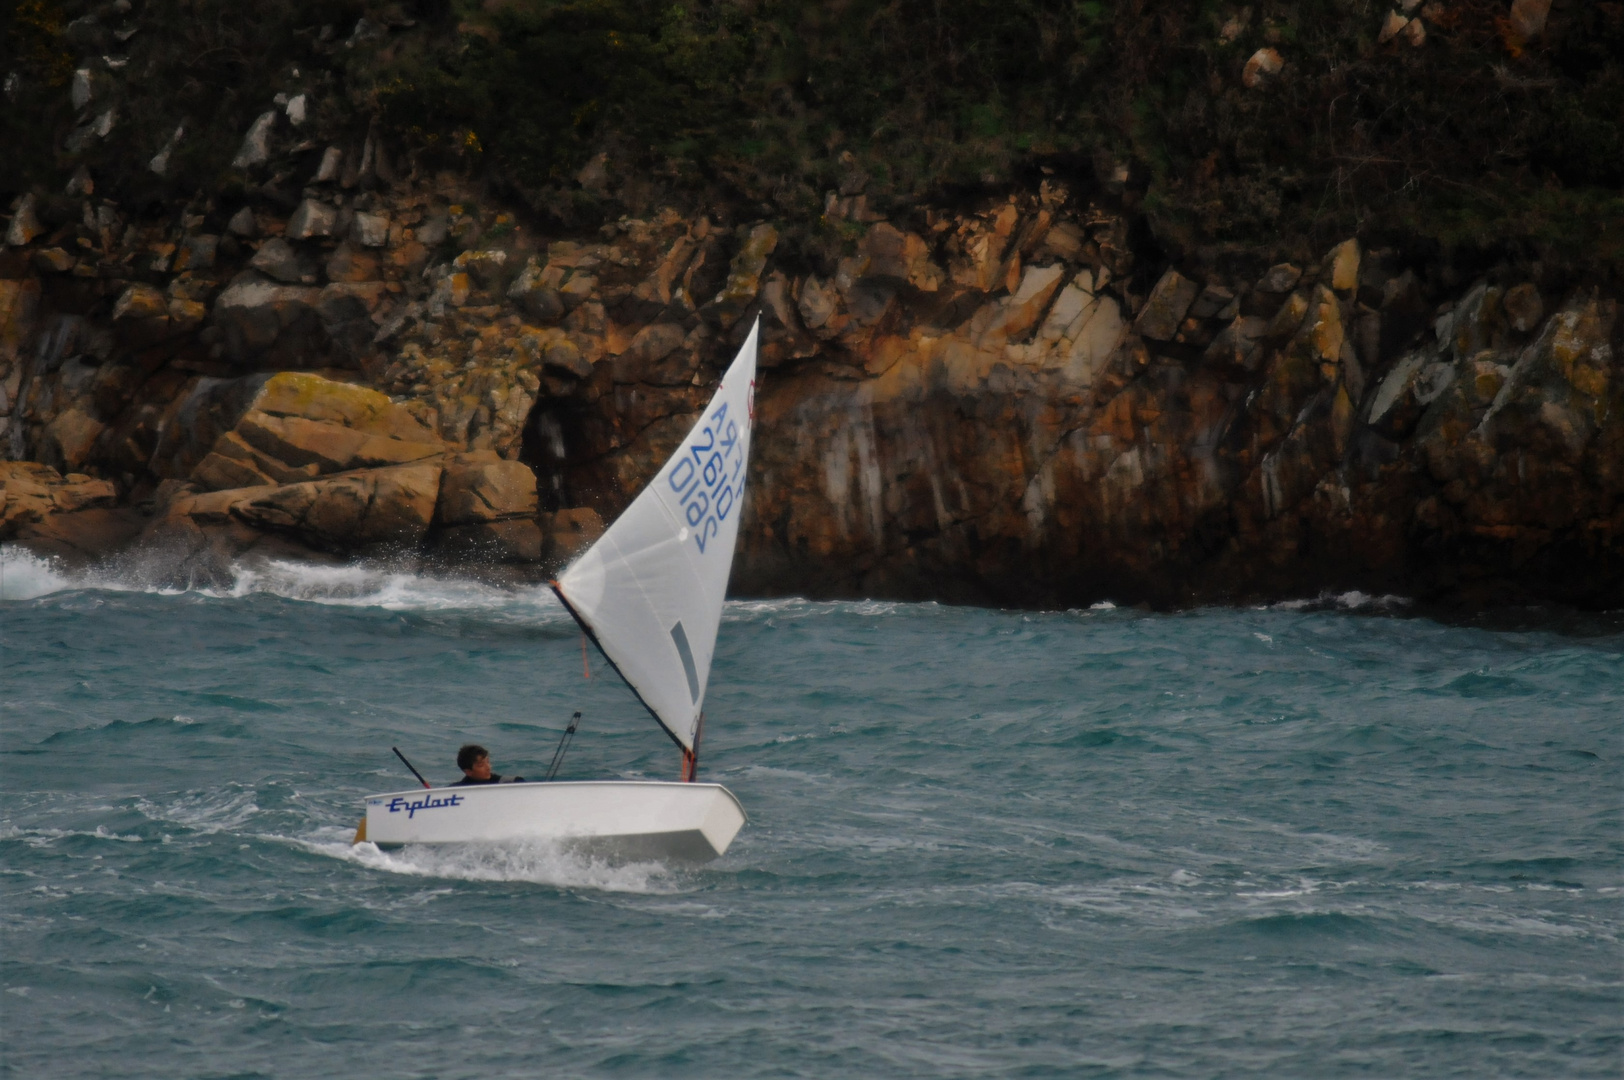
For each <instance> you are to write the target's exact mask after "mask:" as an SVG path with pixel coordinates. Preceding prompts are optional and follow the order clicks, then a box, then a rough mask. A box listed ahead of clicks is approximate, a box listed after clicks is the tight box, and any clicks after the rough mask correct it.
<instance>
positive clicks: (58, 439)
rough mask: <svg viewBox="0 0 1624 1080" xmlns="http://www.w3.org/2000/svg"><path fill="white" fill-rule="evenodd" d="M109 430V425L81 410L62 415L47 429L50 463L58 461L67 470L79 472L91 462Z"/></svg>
mask: <svg viewBox="0 0 1624 1080" xmlns="http://www.w3.org/2000/svg"><path fill="white" fill-rule="evenodd" d="M105 430H107V425H106V424H103V423H102V422H101V421H100V420H98V419H96V418H95V417H94V416H91V415H90V414H89V413H87V412H85V411H84V410H83V409H80V408H78V407H74V408H70V409H66V410H64V411H63V412H61V413H58V414H57V416H56V418H55V419H54V420H52V421H51V422H50V423H49V424H46V425H45V445H46V449H47V453H48V459H50V458H54V459H55V460H57V461H59V462H61V463H62V465H63V467H64V468H68V469H77V468H78V467H79V466H81V465H83V464H84V463H85V462H86V461H88V460H89V458H90V451H91V448H92V447H93V446H94V445H95V444H96V439H97V438H99V437H100V436H101V433H102V432H103V431H105Z"/></svg>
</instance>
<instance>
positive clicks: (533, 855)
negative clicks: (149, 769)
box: [295, 840, 682, 894]
mask: <svg viewBox="0 0 1624 1080" xmlns="http://www.w3.org/2000/svg"><path fill="white" fill-rule="evenodd" d="M295 843H297V844H298V845H299V846H300V847H303V848H304V849H306V850H308V851H312V852H315V853H316V854H319V855H326V856H328V857H329V858H334V859H340V860H343V861H345V862H350V863H354V864H356V865H358V866H362V867H365V868H366V869H368V870H381V871H384V872H386V873H390V874H404V875H407V876H411V877H428V878H449V879H453V880H459V881H513V882H528V883H530V884H532V885H549V886H552V887H554V888H563V889H597V890H600V891H603V892H625V893H650V894H665V893H675V892H679V891H681V890H682V882H681V880H680V878H679V877H678V876H677V875H676V873H675V872H673V871H672V870H671V869H670V868H669V867H667V866H666V865H665V864H664V863H660V862H631V863H622V862H608V861H605V860H603V859H596V858H589V857H587V856H585V855H581V854H580V853H578V852H573V851H570V850H568V849H566V848H563V847H560V846H559V845H557V844H551V843H545V842H541V841H525V842H516V843H504V844H472V845H458V846H456V847H444V848H442V847H430V846H426V845H425V846H408V847H404V848H401V849H400V850H398V851H383V850H381V849H379V847H378V846H377V845H376V844H368V843H361V844H352V843H348V842H345V841H342V840H298V841H295Z"/></svg>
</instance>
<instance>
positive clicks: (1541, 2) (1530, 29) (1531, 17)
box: [1509, 0, 1551, 41]
mask: <svg viewBox="0 0 1624 1080" xmlns="http://www.w3.org/2000/svg"><path fill="white" fill-rule="evenodd" d="M1550 13H1551V0H1511V14H1510V16H1509V21H1510V23H1511V29H1512V30H1513V31H1515V32H1516V34H1517V36H1518V37H1519V38H1521V39H1522V40H1524V41H1533V40H1534V39H1535V38H1537V37H1539V36H1540V35H1541V34H1543V33H1544V32H1545V20H1546V18H1548V17H1549V16H1550Z"/></svg>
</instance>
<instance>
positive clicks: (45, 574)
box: [0, 544, 78, 600]
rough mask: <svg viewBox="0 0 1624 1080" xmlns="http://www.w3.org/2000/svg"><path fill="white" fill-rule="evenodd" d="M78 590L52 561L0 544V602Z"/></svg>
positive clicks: (13, 545) (33, 598)
mask: <svg viewBox="0 0 1624 1080" xmlns="http://www.w3.org/2000/svg"><path fill="white" fill-rule="evenodd" d="M77 587H78V586H77V585H76V584H75V583H74V580H73V579H72V578H71V577H69V576H68V575H67V574H66V573H64V572H63V570H62V568H61V566H60V565H59V564H58V563H57V561H56V560H55V559H50V558H46V557H43V556H40V555H35V554H34V553H33V552H31V551H26V550H24V549H23V548H20V547H18V546H17V545H15V544H0V600H35V599H38V598H39V597H41V596H49V595H50V594H51V593H54V592H62V591H63V590H65V589H73V588H77Z"/></svg>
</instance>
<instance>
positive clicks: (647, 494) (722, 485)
mask: <svg viewBox="0 0 1624 1080" xmlns="http://www.w3.org/2000/svg"><path fill="white" fill-rule="evenodd" d="M760 333H761V323H760V320H759V319H757V321H756V324H755V326H753V327H752V328H751V330H750V333H749V335H748V336H747V337H746V339H745V342H744V345H743V347H742V348H740V350H739V353H738V355H737V356H736V357H735V358H734V360H733V363H732V364H730V365H729V366H728V369H727V371H726V372H725V373H724V374H723V376H722V381H721V384H720V385H719V386H718V387H717V388H716V392H715V394H714V395H713V396H712V397H711V400H710V401H709V403H707V404H706V406H705V408H704V409H703V410H702V411H701V412H700V414H699V416H698V418H697V419H696V421H695V422H694V425H693V427H692V429H690V430H689V432H688V434H687V437H686V438H684V439H683V441H682V444H681V445H680V446H678V447H677V449H676V452H675V453H673V454H672V455H671V457H670V458H669V459H668V460H667V461H666V462H665V464H664V465H662V466H661V467H660V470H659V472H658V473H656V474H655V476H654V478H653V479H652V480H650V481H649V483H648V485H647V486H645V487H644V488H643V490H642V491H641V492H639V493H638V495H637V497H636V498H635V499H633V500H632V502H631V505H629V506H628V507H627V508H626V510H625V511H624V512H623V513H622V514H621V515H620V517H618V518H616V519H615V521H614V523H613V524H611V525H610V526H609V528H608V529H607V530H605V532H604V534H603V535H602V536H601V537H599V538H598V540H597V542H596V543H594V544H593V545H592V546H591V547H589V548H587V549H586V550H585V551H584V552H582V553H581V555H580V556H579V557H578V558H577V559H576V560H575V561H574V562H573V563H571V564H570V566H569V567H568V568H567V569H566V570H565V571H564V572H563V573H562V574H560V575H559V576H558V580H557V581H554V582H551V583H550V584H551V586H552V589H553V592H554V593H555V594H556V595H557V596H558V599H559V601H560V602H561V603H562V604H563V605H564V609H565V610H566V611H568V612H569V613H570V615H571V617H572V618H574V619H575V621H576V622H577V623H579V624H580V626H581V629H582V630H583V631H584V632H585V633H586V635H587V636H588V637H589V638H591V639H592V643H593V644H594V645H596V646H597V647H598V651H599V652H601V653H603V655H604V658H605V659H606V660H608V661H609V665H610V666H611V667H612V668H614V669H615V674H617V675H619V676H620V677H621V679H622V680H623V681H624V682H625V683H626V685H627V686H629V687H630V688H631V690H632V693H633V694H634V695H635V696H636V697H637V700H638V701H639V702H640V703H641V704H642V706H643V707H644V708H645V709H647V710H648V711H649V715H651V716H653V717H654V719H655V722H656V723H658V724H659V725H660V727H661V728H662V729H664V731H665V733H666V734H667V735H669V736H670V737H671V739H672V741H673V742H675V743H676V744H677V746H678V747H679V748H680V749H681V750H682V752H683V767H682V776H683V779H685V780H692V779H693V778H694V776H695V775H696V774H697V772H698V753H699V737H700V731H701V729H702V726H703V709H704V701H705V690H706V686H707V684H708V682H709V679H710V669H711V660H712V657H713V656H714V653H715V649H716V633H717V630H718V628H719V627H720V624H721V618H722V603H723V600H724V599H725V598H726V594H727V581H728V577H729V575H730V574H731V571H732V566H733V552H734V548H735V546H736V545H737V540H738V532H739V519H740V517H741V516H743V505H744V485H745V478H746V475H747V472H748V465H749V455H750V439H751V429H752V426H753V421H754V419H755V370H756V353H757V342H758V340H759V338H760Z"/></svg>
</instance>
